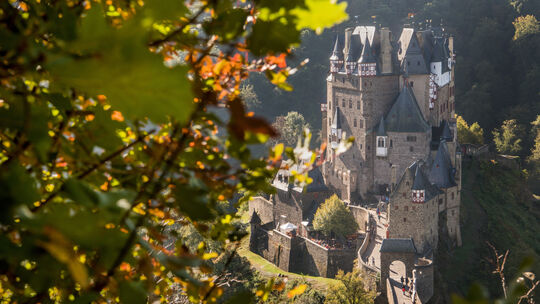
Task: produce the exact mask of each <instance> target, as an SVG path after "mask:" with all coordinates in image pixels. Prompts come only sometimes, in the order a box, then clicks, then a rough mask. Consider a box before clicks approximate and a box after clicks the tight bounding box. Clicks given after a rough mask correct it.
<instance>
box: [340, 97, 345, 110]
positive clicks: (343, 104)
mask: <svg viewBox="0 0 540 304" xmlns="http://www.w3.org/2000/svg"><path fill="white" fill-rule="evenodd" d="M341 106H342V107H344V108H345V98H343V101H342V102H341Z"/></svg>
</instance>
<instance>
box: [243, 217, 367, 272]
mask: <svg viewBox="0 0 540 304" xmlns="http://www.w3.org/2000/svg"><path fill="white" fill-rule="evenodd" d="M250 250H251V251H252V252H255V253H257V254H259V255H260V256H262V257H263V258H265V259H266V260H268V261H270V262H272V263H274V264H275V265H276V266H278V267H279V268H280V269H282V270H285V271H289V272H294V273H300V274H305V275H312V276H321V277H330V278H332V277H334V276H335V275H336V274H337V272H338V270H339V269H342V270H344V271H345V272H347V271H351V270H352V269H353V264H354V259H355V258H356V252H357V251H356V248H346V249H328V248H325V247H324V246H321V245H319V244H317V243H315V242H314V241H312V240H309V239H306V238H304V237H301V236H294V237H291V236H289V235H287V234H284V233H282V232H280V231H278V230H276V229H272V230H270V229H269V230H265V229H264V228H262V227H261V226H253V227H252V231H251V237H250Z"/></svg>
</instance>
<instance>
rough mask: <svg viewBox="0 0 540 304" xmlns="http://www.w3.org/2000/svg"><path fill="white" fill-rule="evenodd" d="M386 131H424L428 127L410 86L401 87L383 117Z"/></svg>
mask: <svg viewBox="0 0 540 304" xmlns="http://www.w3.org/2000/svg"><path fill="white" fill-rule="evenodd" d="M385 121H386V124H385V127H386V132H417V133H421V132H426V131H428V130H429V129H430V127H429V124H428V123H427V122H426V120H425V119H424V116H423V115H422V112H421V111H420V108H419V107H418V102H417V101H416V98H415V97H414V93H413V92H412V90H411V88H410V87H409V86H408V85H406V86H404V87H403V89H402V90H401V92H400V93H399V96H398V97H397V99H396V102H394V105H393V106H392V108H391V109H390V111H389V112H388V114H387V115H386V118H385Z"/></svg>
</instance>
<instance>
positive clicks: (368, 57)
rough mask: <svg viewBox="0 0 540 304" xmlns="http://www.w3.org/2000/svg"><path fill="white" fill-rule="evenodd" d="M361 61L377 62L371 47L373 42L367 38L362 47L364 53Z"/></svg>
mask: <svg viewBox="0 0 540 304" xmlns="http://www.w3.org/2000/svg"><path fill="white" fill-rule="evenodd" d="M358 62H359V63H377V59H376V58H375V56H374V55H373V49H372V48H371V43H369V40H368V39H367V38H366V40H364V48H363V49H362V55H361V56H360V59H358Z"/></svg>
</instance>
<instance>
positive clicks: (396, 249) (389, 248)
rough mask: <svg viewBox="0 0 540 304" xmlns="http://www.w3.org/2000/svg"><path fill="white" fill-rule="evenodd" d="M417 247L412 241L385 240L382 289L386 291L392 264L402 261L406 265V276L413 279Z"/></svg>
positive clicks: (382, 248)
mask: <svg viewBox="0 0 540 304" xmlns="http://www.w3.org/2000/svg"><path fill="white" fill-rule="evenodd" d="M415 259H416V247H414V242H413V240H412V239H384V240H383V241H382V244H381V287H382V289H383V290H384V291H386V280H387V279H388V278H389V275H390V264H392V262H394V261H401V262H403V264H405V272H406V276H407V277H409V278H412V276H413V274H412V271H413V269H414V262H415Z"/></svg>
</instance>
